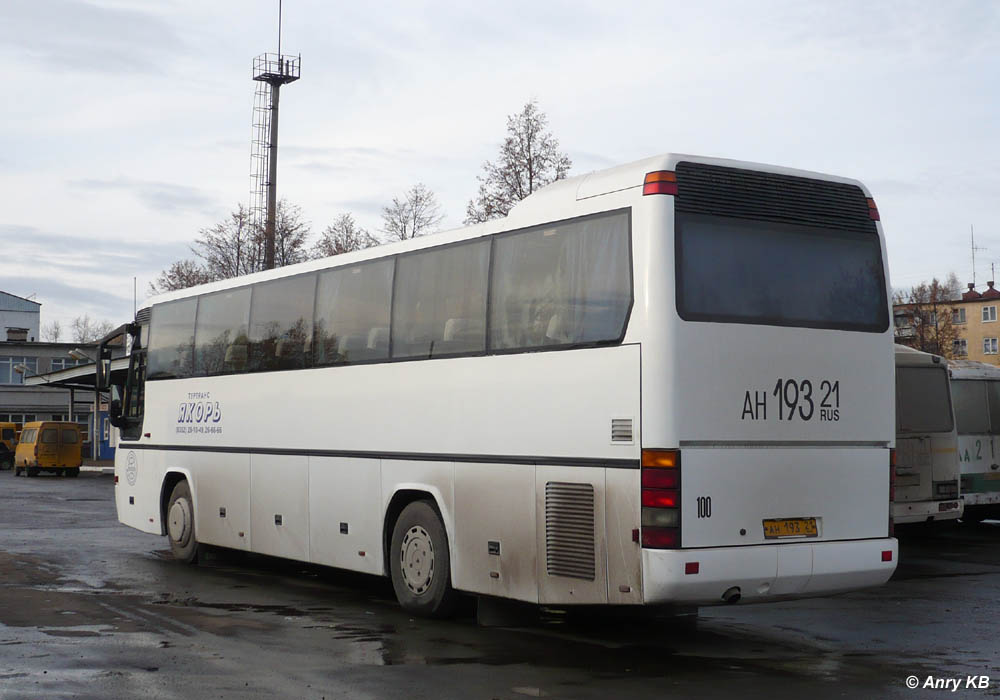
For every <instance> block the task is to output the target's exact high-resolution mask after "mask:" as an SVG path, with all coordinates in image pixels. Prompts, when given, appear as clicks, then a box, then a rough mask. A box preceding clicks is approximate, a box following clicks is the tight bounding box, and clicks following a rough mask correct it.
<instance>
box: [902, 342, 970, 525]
mask: <svg viewBox="0 0 1000 700" xmlns="http://www.w3.org/2000/svg"><path fill="white" fill-rule="evenodd" d="M958 477H959V467H958V435H957V433H956V432H955V417H954V413H953V411H952V403H951V391H950V384H949V381H948V365H947V363H946V362H944V361H942V359H941V358H940V357H938V356H937V355H931V354H929V353H926V352H920V351H918V350H913V349H912V348H908V347H904V346H902V345H897V346H896V481H895V485H894V486H895V488H894V489H893V491H894V495H893V499H892V518H893V520H894V521H895V523H896V524H897V525H906V524H910V523H927V522H936V521H940V520H957V519H958V518H960V517H961V515H962V501H961V499H960V498H959V491H958V487H959V483H958Z"/></svg>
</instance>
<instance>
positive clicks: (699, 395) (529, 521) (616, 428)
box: [113, 154, 897, 615]
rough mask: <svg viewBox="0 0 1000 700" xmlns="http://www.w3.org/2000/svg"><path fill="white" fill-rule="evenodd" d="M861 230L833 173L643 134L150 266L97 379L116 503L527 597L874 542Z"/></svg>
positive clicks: (772, 572) (882, 435) (884, 425)
mask: <svg viewBox="0 0 1000 700" xmlns="http://www.w3.org/2000/svg"><path fill="white" fill-rule="evenodd" d="M888 288H889V285H888V281H887V273H886V253H885V242H884V237H883V235H882V230H881V225H880V223H879V216H878V209H877V208H876V207H875V203H874V201H873V200H872V198H871V194H870V193H869V192H868V190H867V189H865V187H864V186H863V185H862V184H861V183H859V182H857V181H855V180H851V179H848V178H843V177H835V176H828V175H821V174H817V173H812V172H805V171H799V170H792V169H789V168H783V167H776V166H770V165H761V164H756V163H745V162H737V161H730V160H721V159H716V158H703V157H694V156H684V155H676V154H668V155H662V156H656V157H653V158H648V159H646V160H642V161H638V162H635V163H631V164H628V165H623V166H621V167H616V168H612V169H610V170H605V171H601V172H595V173H592V174H589V175H584V176H581V177H576V178H571V179H567V180H562V181H559V182H556V183H554V184H552V185H550V186H548V187H546V188H544V189H542V190H540V191H539V192H537V193H535V194H533V195H531V196H530V197H528V198H527V199H525V200H524V201H523V202H521V203H520V204H519V205H518V206H516V207H515V208H514V209H513V211H512V212H511V213H510V214H509V215H508V216H507V217H505V218H503V219H499V220H495V221H490V222H487V223H484V224H479V225H475V226H470V227H467V228H462V229H458V230H454V231H448V232H445V233H440V234H436V235H431V236H425V237H421V238H417V239H413V240H408V241H405V242H399V243H393V244H389V245H385V246H382V247H379V248H374V249H369V250H364V251H359V252H354V253H349V254H344V255H340V256H337V257H332V258H327V259H323V260H315V261H311V262H307V263H303V264H300V265H295V266H290V267H285V268H282V269H278V270H272V271H268V272H261V273H258V274H254V275H249V276H246V277H241V278H237V279H231V280H225V281H221V282H214V283H211V284H207V285H203V286H199V287H193V288H191V289H185V290H183V291H176V292H171V293H168V294H164V295H161V296H158V297H156V298H153V299H151V300H150V301H149V302H148V304H146V305H144V306H143V308H142V310H141V311H140V312H139V314H138V316H137V318H136V321H135V323H134V324H132V325H131V327H130V331H131V333H132V334H133V338H134V340H133V344H132V352H131V366H130V371H129V379H128V381H127V383H126V385H125V386H124V395H123V399H122V400H120V401H116V402H114V406H113V408H114V409H115V411H114V412H115V413H116V422H117V424H119V425H120V427H121V442H120V444H119V447H118V450H117V455H116V467H115V469H116V480H117V487H116V503H117V508H118V516H119V519H120V520H121V522H123V523H125V524H127V525H129V526H132V527H135V528H138V529H140V530H143V531H145V532H152V533H158V534H163V535H166V536H167V537H168V538H169V541H170V543H171V546H172V548H173V551H174V553H175V554H176V556H177V557H178V558H180V559H182V560H193V559H195V558H196V556H197V552H198V548H199V546H200V545H201V544H209V545H216V546H220V547H230V548H234V549H241V550H248V551H253V552H260V553H264V554H269V555H274V556H278V557H286V558H289V559H295V560H302V561H309V562H315V563H318V564H323V565H329V566H333V567H340V568H344V569H350V570H354V571H360V572H366V573H370V574H375V575H381V576H388V577H390V578H391V579H392V583H393V585H394V588H395V591H396V593H397V595H398V597H399V600H400V602H401V603H402V605H403V606H404V607H405V608H406V609H408V610H411V611H413V612H415V613H418V614H427V615H435V614H441V613H443V612H445V611H446V610H447V609H448V608H449V604H450V602H451V601H452V600H453V599H454V593H455V592H456V591H460V592H466V593H470V594H476V595H480V596H495V597H499V598H508V599H516V600H519V601H527V602H531V603H540V604H547V605H557V606H558V605H583V604H591V605H593V604H598V605H600V604H611V605H655V604H681V605H686V606H690V605H712V604H723V603H736V602H738V601H744V602H761V601H770V600H781V599H787V598H797V597H803V596H815V595H824V594H829V593H833V592H837V591H845V590H851V589H856V588H862V587H865V586H875V585H879V584H882V583H884V582H885V581H886V580H887V579H888V578H889V577H890V575H891V574H892V572H893V570H894V568H895V565H896V551H897V550H896V541H895V539H893V538H892V537H891V534H890V512H889V480H890V463H891V450H892V448H893V445H894V440H895V424H894V388H893V340H892V328H891V327H890V323H889V319H890V307H889V301H888V297H887V294H886V290H887V289H888Z"/></svg>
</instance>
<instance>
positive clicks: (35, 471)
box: [24, 467, 38, 477]
mask: <svg viewBox="0 0 1000 700" xmlns="http://www.w3.org/2000/svg"><path fill="white" fill-rule="evenodd" d="M24 471H25V473H26V474H27V475H28V476H29V477H30V476H38V467H25V468H24Z"/></svg>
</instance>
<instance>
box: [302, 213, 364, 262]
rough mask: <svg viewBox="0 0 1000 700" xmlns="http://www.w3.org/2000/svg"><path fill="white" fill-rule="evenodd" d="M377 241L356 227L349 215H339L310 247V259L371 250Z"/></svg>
mask: <svg viewBox="0 0 1000 700" xmlns="http://www.w3.org/2000/svg"><path fill="white" fill-rule="evenodd" d="M378 244H379V240H378V239H377V238H375V237H374V236H373V235H371V234H370V233H368V231H366V230H365V229H363V228H361V227H360V226H358V224H357V223H356V222H355V221H354V217H353V216H351V215H350V214H341V215H340V216H338V217H337V218H336V219H334V220H333V223H332V224H330V225H329V226H327V227H326V228H325V229H324V230H323V233H322V235H321V236H320V239H319V240H318V241H316V243H315V245H313V247H312V257H314V258H325V257H329V256H331V255H340V254H341V253H351V252H353V251H355V250H363V249H365V248H372V247H374V246H377V245H378Z"/></svg>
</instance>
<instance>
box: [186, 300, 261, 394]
mask: <svg viewBox="0 0 1000 700" xmlns="http://www.w3.org/2000/svg"><path fill="white" fill-rule="evenodd" d="M249 321H250V287H244V288H242V289H233V290H230V291H225V292H216V293H215V294H206V295H205V296H203V297H201V298H200V299H199V300H198V319H197V323H196V324H195V330H194V373H195V375H196V376H199V377H202V376H206V375H213V374H231V373H234V372H245V371H246V369H247V359H248V351H249V348H248V345H249V342H248V341H249V339H248V337H247V326H248V325H249Z"/></svg>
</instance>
